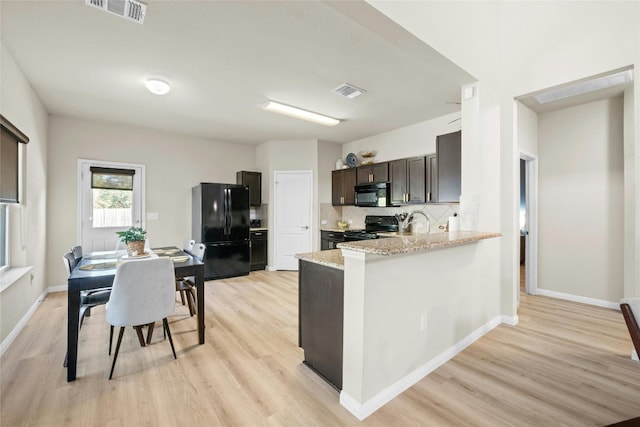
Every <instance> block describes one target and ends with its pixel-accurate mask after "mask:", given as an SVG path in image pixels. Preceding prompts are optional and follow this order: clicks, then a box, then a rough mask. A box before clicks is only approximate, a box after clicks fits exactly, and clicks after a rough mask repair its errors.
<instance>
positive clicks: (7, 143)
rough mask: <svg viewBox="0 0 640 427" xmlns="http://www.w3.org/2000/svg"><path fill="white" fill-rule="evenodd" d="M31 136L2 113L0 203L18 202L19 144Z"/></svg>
mask: <svg viewBox="0 0 640 427" xmlns="http://www.w3.org/2000/svg"><path fill="white" fill-rule="evenodd" d="M28 142H29V138H28V137H27V136H26V135H25V134H24V133H22V132H21V131H20V130H19V129H18V128H16V127H15V126H14V125H13V124H12V123H11V122H10V121H9V120H7V119H6V118H5V117H4V116H3V115H1V114H0V203H18V194H19V191H18V186H19V183H20V180H19V175H18V174H19V172H20V167H19V163H18V161H19V158H18V153H19V149H18V144H19V143H23V144H26V143H28Z"/></svg>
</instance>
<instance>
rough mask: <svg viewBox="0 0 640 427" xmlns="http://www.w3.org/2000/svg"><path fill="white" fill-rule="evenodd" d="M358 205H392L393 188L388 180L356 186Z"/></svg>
mask: <svg viewBox="0 0 640 427" xmlns="http://www.w3.org/2000/svg"><path fill="white" fill-rule="evenodd" d="M355 192H356V203H355V205H356V206H364V207H385V206H391V200H390V196H391V189H390V188H389V183H388V182H376V183H371V184H362V185H356V186H355Z"/></svg>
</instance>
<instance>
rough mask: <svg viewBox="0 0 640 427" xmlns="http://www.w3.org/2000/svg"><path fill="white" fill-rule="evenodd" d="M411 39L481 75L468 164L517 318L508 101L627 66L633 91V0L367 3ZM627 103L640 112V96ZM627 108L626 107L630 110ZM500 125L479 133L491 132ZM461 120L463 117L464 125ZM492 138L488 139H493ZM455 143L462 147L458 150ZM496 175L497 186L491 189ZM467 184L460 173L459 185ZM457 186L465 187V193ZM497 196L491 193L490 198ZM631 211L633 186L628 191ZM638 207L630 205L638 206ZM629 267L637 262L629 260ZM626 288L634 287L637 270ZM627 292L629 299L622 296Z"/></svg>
mask: <svg viewBox="0 0 640 427" xmlns="http://www.w3.org/2000/svg"><path fill="white" fill-rule="evenodd" d="M368 2H369V3H370V4H372V5H373V6H374V7H375V8H377V9H378V10H380V11H381V12H382V13H384V14H385V15H387V16H388V17H389V18H391V19H393V20H394V21H396V22H397V23H399V24H400V25H402V26H403V27H404V28H406V29H407V30H409V31H410V32H412V33H413V34H414V35H416V36H417V37H418V38H420V39H421V40H423V41H424V42H425V43H427V44H429V45H430V46H431V47H433V48H435V49H436V50H438V51H439V52H440V53H441V54H443V55H445V56H446V57H447V58H449V59H450V60H451V61H453V62H455V63H456V64H458V65H459V66H460V67H462V68H463V69H465V70H466V71H467V72H469V73H470V74H472V75H474V76H475V77H477V78H478V80H479V86H480V92H481V94H480V97H481V105H480V123H479V126H478V131H479V132H480V135H481V141H482V143H483V144H486V145H487V149H486V150H485V147H484V146H482V147H481V153H483V154H484V153H488V152H492V151H493V148H492V146H491V144H493V143H497V144H498V147H499V151H500V156H499V158H496V157H495V156H494V155H493V154H492V155H483V157H482V158H481V161H480V162H478V164H477V165H475V166H474V165H469V164H465V163H464V162H463V171H467V170H469V168H471V170H472V172H475V171H477V172H478V173H479V175H480V176H481V177H482V179H483V185H484V186H485V187H488V188H489V189H490V190H491V191H492V192H493V193H494V194H485V195H483V196H481V200H480V203H481V205H480V223H482V222H483V220H484V219H486V218H490V217H491V216H494V217H495V218H498V220H499V222H500V231H501V232H502V233H503V238H502V248H501V250H500V251H499V253H497V254H495V255H496V256H497V257H498V258H497V260H498V261H497V262H499V263H500V265H501V266H500V269H501V279H500V286H501V289H502V292H501V294H502V302H503V304H502V312H503V313H504V314H515V307H516V301H517V298H516V293H517V292H518V239H519V235H518V197H517V195H518V182H519V173H518V169H519V168H518V153H517V145H516V131H515V129H514V126H516V124H515V123H514V114H515V107H514V102H513V100H514V98H516V97H518V96H520V95H523V94H527V93H531V92H534V91H537V90H541V89H545V88H547V87H551V86H556V85H559V84H562V83H566V82H570V81H574V80H578V79H581V78H584V77H588V76H591V75H596V74H599V73H603V72H606V71H609V70H614V69H618V68H621V67H625V66H628V65H635V68H636V70H635V80H634V94H637V92H638V90H639V87H640V86H639V83H638V76H639V74H638V65H639V64H640V3H638V2H621V1H618V2H615V1H614V2H608V1H595V2H537V1H521V2H503V1H478V2H475V1H466V2H463V1H461V2H445V1H433V2H387V1H368ZM634 99H635V100H634V103H633V108H634V110H635V111H640V109H639V107H638V104H639V101H638V96H635V97H634ZM632 114H633V113H632ZM633 117H634V119H633V120H634V123H635V126H634V129H633V134H634V141H633V142H632V144H633V145H634V148H635V153H636V154H635V159H636V160H635V162H634V164H633V169H634V170H633V171H630V175H631V177H632V178H633V180H634V181H635V182H638V181H639V180H640V171H639V169H640V167H639V164H640V156H638V147H639V146H640V129H639V126H638V122H639V120H640V119H639V118H638V115H637V114H633ZM496 124H497V125H498V128H499V131H498V132H497V133H496V132H495V131H493V132H491V131H489V132H487V130H488V129H495V127H496ZM464 127H465V121H464V119H463V128H464ZM492 139H493V141H492ZM465 147H466V145H465V141H464V140H463V151H464V150H465ZM492 171H494V172H495V171H498V174H499V175H498V178H499V181H498V182H499V184H498V185H497V186H495V185H494V184H495V178H496V177H495V174H492ZM467 183H468V181H467V178H465V175H464V174H463V189H464V186H465V185H466V184H467ZM463 191H464V190H463ZM496 195H497V197H496ZM633 198H634V200H633V201H630V202H629V203H632V204H633V205H634V206H635V207H636V209H637V206H638V203H639V200H640V189H638V188H637V187H636V189H635V194H634V195H633ZM636 212H637V210H636ZM628 228H629V229H628V230H627V232H628V233H631V234H632V235H634V236H636V237H635V242H634V245H633V252H634V254H633V255H631V256H630V257H632V258H635V260H636V261H638V260H640V232H638V228H639V226H638V220H637V218H636V219H635V220H634V224H633V225H632V226H630V227H628ZM636 263H637V262H636ZM634 275H635V277H633V278H632V279H633V282H634V283H633V284H632V285H630V286H628V288H629V289H633V290H634V291H633V292H634V293H636V294H638V293H640V269H638V268H636V271H635V274H634ZM629 296H630V295H629Z"/></svg>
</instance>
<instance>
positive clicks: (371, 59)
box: [0, 0, 475, 144]
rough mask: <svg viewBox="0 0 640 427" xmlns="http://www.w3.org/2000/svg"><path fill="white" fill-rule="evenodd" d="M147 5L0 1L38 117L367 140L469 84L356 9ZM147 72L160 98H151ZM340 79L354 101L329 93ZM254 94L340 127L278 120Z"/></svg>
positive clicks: (217, 133)
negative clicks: (136, 17)
mask: <svg viewBox="0 0 640 427" xmlns="http://www.w3.org/2000/svg"><path fill="white" fill-rule="evenodd" d="M147 4H148V7H147V14H146V17H145V21H144V24H143V25H140V24H137V23H134V22H130V21H128V20H126V19H123V18H120V17H118V16H114V15H111V14H109V13H106V12H103V11H101V10H98V9H95V8H92V7H90V6H87V5H85V4H84V1H83V0H75V1H63V2H62V1H6V0H2V1H0V15H1V24H2V25H1V40H2V43H3V45H4V47H6V48H7V49H8V51H9V52H10V53H11V55H12V56H13V58H14V59H15V61H16V63H17V64H18V66H19V67H20V69H21V70H22V72H23V73H24V75H25V76H26V78H27V79H28V80H29V82H30V83H31V85H32V87H33V89H34V90H35V92H36V93H37V95H38V97H39V98H40V100H41V101H42V103H43V104H44V107H45V108H46V110H47V111H48V112H49V113H50V114H56V115H65V116H72V117H80V118H85V119H97V120H102V121H108V122H116V123H125V124H131V125H137V126H142V127H148V128H153V129H159V130H164V131H170V132H175V133H179V134H184V135H190V136H196V137H202V138H207V139H211V140H221V141H228V142H237V143H244V144H260V143H262V142H265V141H269V140H289V139H308V138H313V139H316V138H317V139H322V140H328V141H334V142H338V143H345V142H350V141H354V140H357V139H360V138H364V137H367V136H371V135H376V134H379V133H382V132H385V131H388V130H392V129H397V128H400V127H404V126H407V125H410V124H413V123H417V122H421V121H424V120H427V119H432V118H435V117H440V116H443V115H446V114H450V113H454V112H456V111H459V110H460V106H459V105H457V104H456V103H455V102H459V100H460V87H461V86H462V85H464V84H468V83H471V82H473V81H475V79H474V78H473V77H472V76H471V75H469V74H468V73H466V72H465V71H464V70H462V69H460V68H459V67H457V66H456V65H455V64H453V63H451V62H450V61H449V60H447V59H446V58H444V57H443V56H442V55H440V54H439V53H437V52H436V51H434V50H433V49H431V48H430V47H429V46H427V45H425V44H424V43H422V42H421V41H419V40H418V39H416V38H415V37H414V36H412V35H411V34H410V33H408V32H406V31H405V30H404V29H402V28H401V27H399V26H398V25H396V24H395V23H394V22H392V21H391V20H389V19H388V18H386V17H385V16H384V15H381V14H380V13H379V12H377V11H376V10H375V9H374V8H373V7H371V6H370V5H368V4H367V3H364V2H360V1H351V2H320V1H291V2H271V1H268V2H267V1H260V2H244V1H229V2H227V1H158V0H150V1H148V2H147ZM148 77H159V78H161V79H164V80H166V81H168V82H170V83H171V86H172V89H171V92H170V93H169V94H167V95H164V96H158V95H153V94H151V93H150V92H148V91H147V90H146V89H145V87H144V82H145V80H146V79H147V78H148ZM346 82H348V83H351V84H353V85H355V86H358V87H360V88H363V89H365V90H366V91H367V93H365V94H364V95H362V96H360V97H358V98H356V99H353V100H352V99H349V98H346V97H343V96H341V95H338V94H335V93H332V90H333V89H335V88H337V87H338V86H339V85H341V84H343V83H346ZM267 100H274V101H278V102H282V103H285V104H289V105H295V106H298V107H300V108H303V109H306V110H310V111H314V112H318V113H323V114H327V115H329V116H332V117H336V118H339V119H344V122H342V123H340V124H339V125H337V126H335V127H325V126H322V125H318V124H313V123H308V122H304V121H301V120H298V119H294V118H290V117H286V116H280V115H277V114H274V113H271V112H267V111H264V110H262V108H261V107H262V105H263V104H264V103H265V102H266V101H267Z"/></svg>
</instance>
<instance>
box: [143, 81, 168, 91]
mask: <svg viewBox="0 0 640 427" xmlns="http://www.w3.org/2000/svg"><path fill="white" fill-rule="evenodd" d="M146 86H147V89H149V92H151V93H155V94H156V95H164V94H166V93H169V91H170V90H171V86H169V83H167V82H165V81H163V80H160V79H147V83H146Z"/></svg>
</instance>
